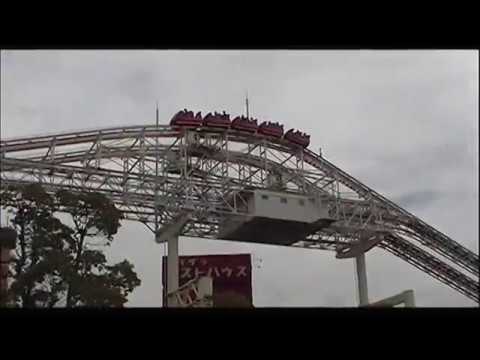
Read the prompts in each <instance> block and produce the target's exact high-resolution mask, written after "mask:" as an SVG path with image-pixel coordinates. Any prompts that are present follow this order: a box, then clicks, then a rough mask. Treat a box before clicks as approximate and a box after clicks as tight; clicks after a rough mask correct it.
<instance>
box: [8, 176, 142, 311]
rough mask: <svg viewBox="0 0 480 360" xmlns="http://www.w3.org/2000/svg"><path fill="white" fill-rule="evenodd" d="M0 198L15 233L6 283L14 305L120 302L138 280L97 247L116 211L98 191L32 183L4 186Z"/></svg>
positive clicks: (104, 241) (108, 235)
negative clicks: (50, 190)
mask: <svg viewBox="0 0 480 360" xmlns="http://www.w3.org/2000/svg"><path fill="white" fill-rule="evenodd" d="M0 199H1V207H2V208H4V209H8V211H9V212H10V213H11V214H12V219H11V223H12V225H13V226H14V228H15V230H16V231H17V234H18V241H17V247H16V257H15V259H14V264H13V266H12V278H13V282H12V285H11V287H10V292H11V298H13V299H14V301H15V304H16V305H17V306H22V307H54V306H66V307H74V306H123V305H124V304H125V302H126V301H127V297H128V295H129V294H130V293H131V292H132V291H133V290H134V289H135V287H137V286H139V285H140V280H139V279H138V277H137V274H136V273H135V271H134V269H133V265H132V264H131V263H130V262H128V261H127V260H124V261H122V262H119V263H117V264H113V265H109V264H108V263H107V259H106V257H105V255H104V253H103V249H104V248H105V247H107V246H110V245H111V243H112V241H113V236H114V235H115V234H116V233H117V230H118V228H119V227H120V220H121V219H122V213H121V212H120V211H119V210H118V209H117V208H116V207H115V205H114V204H113V203H112V202H111V201H110V200H109V199H108V198H106V197H105V196H104V195H102V194H98V193H92V192H89V193H73V192H70V191H65V190H61V191H59V192H57V193H55V194H53V195H50V194H48V193H47V192H46V191H45V190H44V189H43V188H42V187H41V186H40V185H38V184H34V185H28V186H24V187H10V188H8V189H6V190H4V191H2V192H1V194H0ZM60 213H63V214H65V215H66V216H65V217H66V221H65V222H62V221H61V220H60V218H59V214H60ZM68 222H69V223H70V225H68V224H67V223H68Z"/></svg>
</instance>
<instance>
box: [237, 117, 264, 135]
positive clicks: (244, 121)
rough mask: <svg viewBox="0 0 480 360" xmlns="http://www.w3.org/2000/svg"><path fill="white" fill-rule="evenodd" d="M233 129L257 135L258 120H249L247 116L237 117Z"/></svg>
mask: <svg viewBox="0 0 480 360" xmlns="http://www.w3.org/2000/svg"><path fill="white" fill-rule="evenodd" d="M232 129H235V130H240V131H247V132H250V133H255V132H256V131H257V129H258V123H257V119H249V118H247V117H245V116H237V117H236V118H235V119H233V121H232Z"/></svg>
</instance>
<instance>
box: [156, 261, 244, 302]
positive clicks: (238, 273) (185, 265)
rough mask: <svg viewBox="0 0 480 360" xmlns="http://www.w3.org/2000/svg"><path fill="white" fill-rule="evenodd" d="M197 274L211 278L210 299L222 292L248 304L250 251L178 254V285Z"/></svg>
mask: <svg viewBox="0 0 480 360" xmlns="http://www.w3.org/2000/svg"><path fill="white" fill-rule="evenodd" d="M162 260H163V261H162V269H163V271H162V284H163V301H164V304H165V303H166V283H167V280H166V279H167V257H166V256H164V257H163V259H162ZM201 276H209V277H211V278H212V281H213V299H214V303H215V299H216V298H217V299H218V298H219V296H223V295H225V294H229V295H233V296H238V297H242V298H243V299H245V300H246V301H247V302H248V303H249V304H252V300H253V299H252V261H251V256H250V254H234V255H194V256H180V257H179V285H180V286H182V285H183V284H185V283H186V282H187V281H189V280H192V279H195V278H197V277H201Z"/></svg>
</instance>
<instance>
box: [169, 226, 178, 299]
mask: <svg viewBox="0 0 480 360" xmlns="http://www.w3.org/2000/svg"><path fill="white" fill-rule="evenodd" d="M178 265H179V264H178V235H173V236H170V237H169V238H168V254H167V275H168V277H167V294H172V293H173V292H174V291H177V290H178V284H179V281H178V273H179V269H178ZM167 305H168V307H175V306H176V305H177V304H176V300H175V297H174V296H168V304H167Z"/></svg>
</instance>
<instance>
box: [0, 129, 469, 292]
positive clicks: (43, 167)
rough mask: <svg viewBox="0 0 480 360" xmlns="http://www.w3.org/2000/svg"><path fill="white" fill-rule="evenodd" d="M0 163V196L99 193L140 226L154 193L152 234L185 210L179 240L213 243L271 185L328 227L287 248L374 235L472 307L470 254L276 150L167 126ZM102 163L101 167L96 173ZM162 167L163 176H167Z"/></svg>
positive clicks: (303, 159) (83, 135) (37, 147)
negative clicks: (226, 222)
mask: <svg viewBox="0 0 480 360" xmlns="http://www.w3.org/2000/svg"><path fill="white" fill-rule="evenodd" d="M157 139H158V140H157ZM157 141H161V143H159V144H156V143H155V142H157ZM237 145H242V148H241V149H239V148H238V146H237ZM235 146H237V148H236V149H234V147H235ZM245 146H246V148H245ZM156 154H162V155H161V158H160V159H159V161H160V162H161V165H162V168H164V169H167V170H162V171H163V172H162V173H159V177H158V178H157V177H156V176H155V173H154V172H153V169H154V166H153V165H152V164H154V163H155V161H156V159H155V156H156ZM0 156H1V160H2V163H1V170H2V174H1V178H2V187H4V186H7V185H9V184H26V183H32V182H41V183H43V184H44V185H45V186H46V188H47V189H49V190H50V191H55V190H57V189H60V188H69V189H72V190H77V191H86V190H95V191H100V192H103V193H105V194H107V195H108V196H110V197H111V198H112V199H113V200H114V202H115V203H116V204H117V206H119V208H120V209H121V210H122V211H123V212H124V213H125V215H126V218H127V219H131V220H136V221H141V222H144V223H146V224H147V225H148V224H151V223H153V221H154V219H155V217H154V213H155V212H154V209H155V196H154V195H155V189H156V190H157V192H158V194H159V197H158V198H157V199H162V204H161V206H160V207H159V209H161V212H160V218H159V221H160V223H161V224H165V223H168V222H169V221H170V220H171V219H172V218H174V216H175V213H176V212H178V211H179V210H180V209H182V208H183V207H190V208H192V206H193V207H194V208H195V209H196V211H195V216H194V221H193V222H192V223H191V224H189V225H188V226H187V227H186V228H185V230H184V233H183V234H184V235H189V236H197V237H208V238H215V237H216V236H217V232H218V221H219V219H220V218H221V217H222V216H227V215H229V214H232V213H235V214H237V215H238V214H239V210H238V208H237V207H235V205H233V206H232V204H231V203H230V202H229V201H228V199H230V198H231V197H232V196H233V197H234V198H235V199H237V196H238V197H239V199H240V200H241V196H240V194H241V193H242V191H245V190H246V189H254V188H269V187H271V186H273V185H272V184H270V183H269V181H270V180H268V179H269V178H268V176H270V175H275V176H280V177H281V178H282V179H283V180H282V181H283V182H284V183H285V184H287V189H285V190H286V191H291V192H300V193H307V194H312V193H316V194H319V195H320V196H322V198H323V200H324V201H325V203H326V204H327V205H328V206H329V208H330V210H331V211H330V213H331V215H332V216H334V217H335V218H336V219H337V220H338V221H337V222H336V223H334V224H333V225H332V226H331V227H330V228H328V229H327V231H322V232H318V233H316V234H314V236H309V238H307V239H305V241H300V242H298V243H295V244H294V246H301V247H306V248H312V249H326V250H339V249H340V248H345V247H349V246H350V247H351V246H355V244H357V243H358V241H359V239H360V238H361V237H362V236H363V234H365V233H368V234H370V235H371V234H374V235H375V234H376V235H375V236H378V235H379V234H382V240H381V241H378V242H377V245H378V246H379V247H381V248H384V249H386V250H387V251H389V252H391V253H393V254H394V255H396V256H398V257H400V258H401V259H403V260H405V261H407V262H409V263H410V264H412V265H414V266H415V267H417V268H419V269H420V270H422V271H424V272H426V273H428V274H429V275H431V276H433V277H434V278H436V279H438V280H440V281H441V282H443V283H445V284H447V285H448V286H450V287H452V288H453V289H455V290H456V291H458V292H460V293H462V294H463V295H465V296H467V297H469V298H471V299H473V300H475V301H477V302H478V300H479V299H478V265H479V262H478V256H477V255H476V254H474V253H473V252H471V251H470V250H468V249H466V248H465V247H463V246H462V245H460V244H458V243H456V242H455V241H453V240H452V239H450V238H449V237H448V236H446V235H445V234H442V233H441V232H439V231H438V230H436V229H434V228H433V227H431V226H429V225H428V224H426V223H425V222H423V221H422V220H420V219H418V218H417V217H415V216H414V215H412V214H410V213H409V212H407V211H406V210H404V209H402V208H401V207H399V206H398V205H396V204H394V203H393V202H391V201H389V200H388V199H386V198H385V197H383V196H382V195H380V194H378V193H377V192H375V191H374V190H372V189H370V188H368V187H367V186H365V185H364V184H362V183H360V182H359V181H358V180H356V179H354V178H353V177H352V176H350V175H349V174H347V173H345V172H344V171H342V170H340V169H339V168H338V167H336V166H335V165H333V164H332V163H330V162H328V161H327V160H326V159H324V158H323V157H320V156H318V155H317V154H315V153H313V152H311V151H309V150H302V149H294V148H292V147H291V146H290V145H288V144H286V143H284V142H283V141H281V140H273V139H268V138H265V137H262V136H252V135H246V134H243V133H239V132H235V131H231V130H230V131H226V132H214V131H187V132H182V131H177V130H175V129H172V128H170V127H169V126H159V127H156V126H130V127H121V128H108V129H98V130H89V131H79V132H72V133H64V134H55V135H46V136H37V137H29V138H17V139H9V140H2V141H1V144H0ZM169 156H173V158H175V159H176V160H171V158H169ZM105 162H106V163H107V165H108V166H110V167H104V166H100V165H104V163H105ZM92 164H93V166H92ZM171 164H174V165H175V166H174V167H175V169H174V170H173V171H172V170H168V169H169V166H171ZM178 164H180V165H178ZM340 189H343V190H349V191H352V192H353V194H354V198H349V197H345V196H343V194H344V192H342V191H341V190H340ZM157 201H158V200H157ZM415 244H417V245H415ZM422 247H424V248H426V249H428V250H431V251H433V252H435V253H436V254H437V255H438V256H434V255H432V254H430V253H428V252H427V251H426V250H424V249H422ZM439 256H442V257H445V258H446V259H448V260H449V261H451V262H452V263H453V264H454V265H456V266H458V267H460V268H461V270H462V271H466V272H468V273H470V274H472V275H474V276H475V277H476V278H477V280H473V279H472V278H470V277H469V276H467V274H465V273H464V272H462V271H460V270H457V269H455V268H454V267H452V266H451V265H449V264H447V263H446V262H444V261H442V260H441V259H440V258H439Z"/></svg>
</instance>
